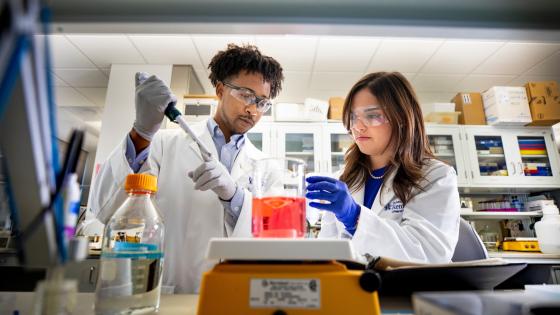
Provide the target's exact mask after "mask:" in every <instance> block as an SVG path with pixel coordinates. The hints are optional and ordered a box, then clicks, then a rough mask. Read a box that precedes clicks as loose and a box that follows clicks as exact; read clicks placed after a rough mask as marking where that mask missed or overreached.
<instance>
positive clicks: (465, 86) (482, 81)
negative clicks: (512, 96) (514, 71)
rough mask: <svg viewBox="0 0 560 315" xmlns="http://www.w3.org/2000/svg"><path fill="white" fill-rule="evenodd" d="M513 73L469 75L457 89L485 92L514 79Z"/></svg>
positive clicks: (459, 90)
mask: <svg viewBox="0 0 560 315" xmlns="http://www.w3.org/2000/svg"><path fill="white" fill-rule="evenodd" d="M513 78H515V76H512V75H477V74H473V75H469V76H467V77H466V78H465V79H463V80H462V81H461V82H459V84H457V86H456V87H455V90H457V93H458V92H479V93H480V92H484V91H486V90H488V89H489V88H491V87H493V86H504V85H507V84H508V82H510V81H511V80H513Z"/></svg>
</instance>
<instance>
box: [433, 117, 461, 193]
mask: <svg viewBox="0 0 560 315" xmlns="http://www.w3.org/2000/svg"><path fill="white" fill-rule="evenodd" d="M426 133H427V134H428V139H429V141H430V148H431V149H432V152H433V153H434V155H435V156H436V158H437V159H439V160H442V161H444V162H446V163H447V164H449V165H451V166H453V168H454V169H455V171H456V172H457V184H458V185H459V186H466V185H467V184H468V180H469V178H468V170H467V165H466V163H465V159H464V155H465V151H464V150H465V147H464V144H463V139H462V135H461V130H460V129H459V128H457V126H451V125H449V126H445V125H435V126H434V125H427V126H426Z"/></svg>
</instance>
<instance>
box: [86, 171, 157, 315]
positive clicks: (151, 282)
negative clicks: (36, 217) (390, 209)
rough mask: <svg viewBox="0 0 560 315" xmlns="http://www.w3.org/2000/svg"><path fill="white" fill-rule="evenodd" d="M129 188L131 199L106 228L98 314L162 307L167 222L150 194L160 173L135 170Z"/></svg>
mask: <svg viewBox="0 0 560 315" xmlns="http://www.w3.org/2000/svg"><path fill="white" fill-rule="evenodd" d="M125 190H126V191H127V192H128V199H127V200H126V201H125V202H124V203H123V204H122V206H121V207H120V208H119V209H117V211H116V212H115V214H114V215H113V216H112V217H111V219H110V220H109V222H107V224H106V225H105V231H104V233H103V245H102V248H101V258H100V262H101V266H100V272H99V278H98V280H97V288H96V291H95V313H96V314H102V315H109V314H111V315H113V314H143V313H151V312H154V311H157V310H158V308H159V298H160V291H161V279H162V274H163V248H164V243H163V237H164V226H163V220H162V218H161V215H160V214H159V212H158V210H157V209H156V207H155V206H154V204H153V203H152V200H151V195H152V194H153V193H155V192H156V190H157V180H156V177H155V176H152V175H148V174H130V175H128V176H127V178H126V182H125Z"/></svg>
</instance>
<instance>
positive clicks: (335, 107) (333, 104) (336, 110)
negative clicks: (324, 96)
mask: <svg viewBox="0 0 560 315" xmlns="http://www.w3.org/2000/svg"><path fill="white" fill-rule="evenodd" d="M343 108H344V98H342V97H331V98H329V115H328V117H329V119H335V120H342V109H343Z"/></svg>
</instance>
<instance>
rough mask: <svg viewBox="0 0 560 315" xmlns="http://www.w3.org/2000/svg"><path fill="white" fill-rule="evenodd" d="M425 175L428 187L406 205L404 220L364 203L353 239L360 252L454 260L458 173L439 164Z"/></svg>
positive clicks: (396, 256) (433, 261) (375, 254)
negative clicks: (389, 216)
mask: <svg viewBox="0 0 560 315" xmlns="http://www.w3.org/2000/svg"><path fill="white" fill-rule="evenodd" d="M426 177H427V178H428V181H429V183H428V184H427V185H425V186H424V187H425V190H424V191H422V192H420V193H418V194H417V195H416V196H414V197H413V198H412V199H411V200H410V201H409V202H408V203H407V204H406V206H405V207H404V210H403V213H402V219H401V220H394V219H392V218H382V217H380V216H379V215H377V214H375V213H374V212H373V211H372V210H370V209H368V208H367V207H364V206H362V208H361V213H360V217H359V220H358V227H357V229H356V233H355V234H354V237H353V239H352V243H353V244H354V246H355V249H356V251H357V252H358V253H359V254H361V255H364V254H366V253H368V254H370V255H372V256H386V257H391V258H396V259H401V260H407V261H416V262H425V263H448V262H450V261H451V257H452V256H453V252H454V250H455V246H456V244H457V239H458V235H459V210H460V204H459V192H458V190H457V175H456V173H455V170H454V169H453V168H451V167H449V166H447V165H444V164H439V165H438V166H437V167H435V168H432V169H431V170H429V174H428V175H427V176H426Z"/></svg>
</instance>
